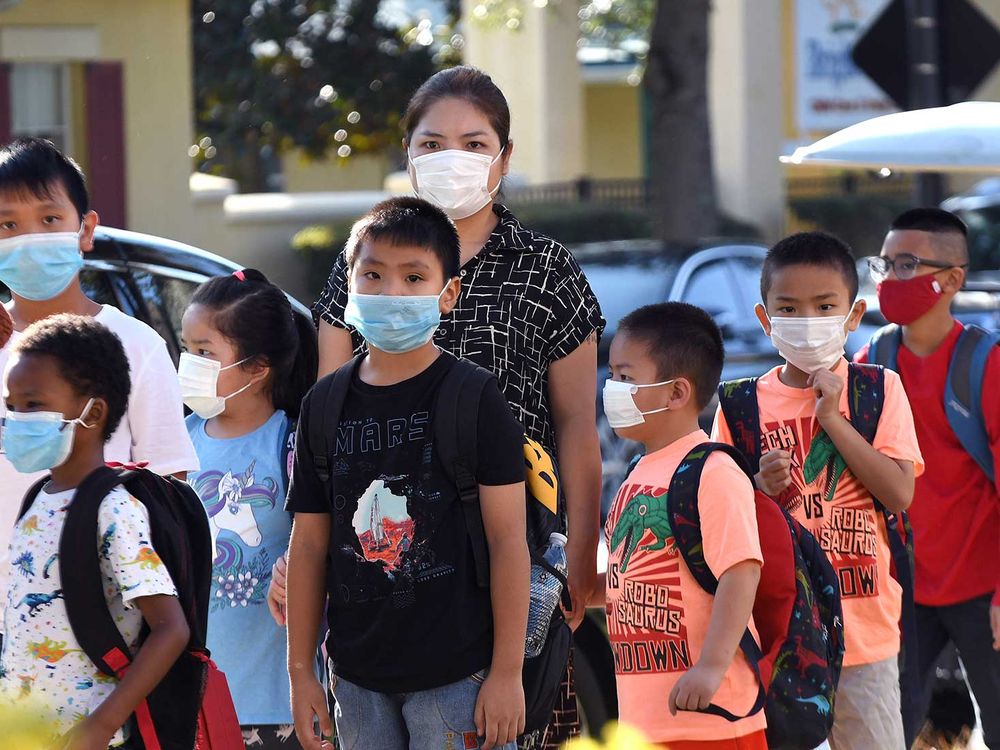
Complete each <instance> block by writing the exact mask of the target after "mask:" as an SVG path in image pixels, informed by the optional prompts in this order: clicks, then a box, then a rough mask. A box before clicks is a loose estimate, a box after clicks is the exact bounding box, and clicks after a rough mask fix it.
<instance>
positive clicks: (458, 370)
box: [432, 355, 496, 588]
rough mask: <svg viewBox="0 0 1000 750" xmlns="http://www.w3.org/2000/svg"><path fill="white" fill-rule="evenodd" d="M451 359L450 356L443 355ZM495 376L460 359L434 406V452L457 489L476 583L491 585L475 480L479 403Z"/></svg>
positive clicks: (447, 378) (447, 375) (449, 373)
mask: <svg viewBox="0 0 1000 750" xmlns="http://www.w3.org/2000/svg"><path fill="white" fill-rule="evenodd" d="M442 356H450V355H442ZM495 378H496V376H495V375H494V374H493V373H491V372H489V371H488V370H484V369H483V368H482V367H478V366H477V365H474V364H472V363H471V362H468V361H466V360H462V359H458V360H456V361H455V363H454V364H453V365H452V367H451V368H450V369H449V370H448V372H447V374H445V376H444V379H443V380H442V381H441V385H440V386H439V388H438V393H437V396H436V400H435V404H434V416H433V425H432V429H433V431H434V450H435V452H436V453H437V456H438V460H440V461H441V465H442V466H443V467H444V470H445V471H446V472H447V474H448V476H449V478H450V479H451V480H452V482H454V484H455V486H456V487H457V488H458V497H459V500H460V502H461V505H462V514H463V515H464V517H465V525H466V528H467V530H468V533H469V540H470V542H471V543H472V557H473V561H474V562H475V566H476V583H477V584H478V585H479V586H481V587H483V588H486V587H488V586H489V582H490V562H489V548H488V546H487V544H486V531H485V529H484V528H483V514H482V509H481V508H480V507H479V482H478V481H477V479H476V472H477V468H478V467H477V464H478V462H479V454H478V452H477V450H478V446H479V439H478V431H479V402H480V399H481V398H482V395H483V390H484V389H485V388H486V384H487V383H489V382H490V381H492V380H494V379H495Z"/></svg>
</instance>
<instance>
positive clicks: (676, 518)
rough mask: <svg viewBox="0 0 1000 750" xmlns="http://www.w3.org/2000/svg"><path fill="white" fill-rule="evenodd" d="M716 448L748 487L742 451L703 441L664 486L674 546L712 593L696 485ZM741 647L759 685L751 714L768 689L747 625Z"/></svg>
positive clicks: (715, 710)
mask: <svg viewBox="0 0 1000 750" xmlns="http://www.w3.org/2000/svg"><path fill="white" fill-rule="evenodd" d="M716 451H720V452H722V453H725V454H726V455H728V456H729V457H730V458H732V459H733V461H734V462H735V463H736V465H737V466H739V467H740V469H741V470H742V471H743V473H744V474H746V475H747V478H748V479H749V480H750V484H751V487H752V486H753V472H752V471H751V469H750V466H749V465H748V464H747V461H746V457H745V456H744V455H743V453H742V451H740V450H739V449H737V448H734V447H733V446H731V445H726V444H724V443H702V444H701V445H698V446H696V447H695V448H692V449H691V451H689V452H688V454H687V455H686V456H685V457H684V460H682V461H681V463H680V465H679V466H678V467H677V470H676V471H675V472H674V476H673V478H672V479H671V480H670V487H669V488H668V489H667V517H668V519H669V522H670V527H671V530H672V532H673V536H674V542H675V543H676V544H677V550H678V551H679V552H680V554H681V557H682V558H683V559H684V563H685V564H686V565H687V567H688V570H690V571H691V575H692V576H693V577H694V579H695V580H696V581H698V585H700V586H701V587H702V588H703V589H705V591H707V592H708V593H709V594H712V595H713V596H714V595H715V592H716V589H717V588H718V586H719V580H718V579H717V578H716V577H715V574H714V573H712V571H711V569H710V568H709V567H708V563H707V562H706V560H705V550H704V545H703V544H702V536H701V514H700V512H699V510H698V488H699V487H700V486H701V475H702V471H703V470H704V468H705V464H706V463H707V461H708V457H709V456H710V455H711V454H712V453H715V452H716ZM740 649H741V650H742V651H743V654H744V655H745V656H746V658H747V661H748V662H749V663H750V666H751V667H752V668H753V670H754V671H755V672H756V673H757V683H758V685H759V690H758V694H757V700H756V701H755V703H754V705H753V706H752V707H751V709H750V710H749V711H748V712H747V713H746V715H745V716H753V715H754V714H756V713H757V712H758V711H760V710H761V709H762V708H763V707H764V702H765V699H766V697H767V693H766V691H765V689H764V682H763V680H762V679H761V676H760V669H759V663H760V661H761V659H763V658H764V657H763V654H762V653H761V651H760V646H758V645H757V640H756V639H755V638H754V636H753V634H752V633H751V632H750V629H749V628H747V629H746V631H744V633H743V637H742V638H741V639H740ZM701 711H702V713H708V714H713V715H715V716H721V717H722V718H724V719H726V720H727V721H738V720H740V719H742V718H745V716H737V715H735V714H733V713H731V712H729V711H727V710H726V709H724V708H722V707H721V706H717V705H716V704H714V703H712V704H709V706H708V708H705V709H701Z"/></svg>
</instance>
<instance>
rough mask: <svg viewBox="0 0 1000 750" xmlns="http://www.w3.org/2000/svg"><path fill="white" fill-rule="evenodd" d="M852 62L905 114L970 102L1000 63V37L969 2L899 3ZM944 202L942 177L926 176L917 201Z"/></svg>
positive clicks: (919, 0) (857, 46)
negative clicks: (911, 111)
mask: <svg viewBox="0 0 1000 750" xmlns="http://www.w3.org/2000/svg"><path fill="white" fill-rule="evenodd" d="M851 57H852V58H853V60H854V63H855V65H857V66H858V67H859V68H860V69H861V70H862V71H864V72H865V73H866V74H867V75H868V76H869V77H870V78H871V79H872V80H873V81H874V82H875V83H876V84H878V85H879V87H881V88H882V90H883V91H885V93H886V94H888V95H889V97H890V98H892V99H893V100H894V101H895V102H896V104H898V105H899V106H900V108H901V109H906V110H909V109H928V108H933V107H940V106H943V105H947V104H956V103H958V102H961V101H965V100H966V99H968V98H969V97H970V96H971V94H972V92H973V91H974V90H975V88H976V87H977V86H978V85H979V84H980V83H981V82H982V80H983V79H984V78H985V77H986V76H987V75H988V74H989V72H990V71H991V70H993V67H994V66H995V65H996V64H997V62H998V61H1000V32H998V31H997V29H996V27H995V26H994V25H993V24H992V22H991V21H990V19H989V18H987V17H986V16H984V15H983V14H982V12H980V10H979V9H978V8H976V7H975V6H974V5H972V4H970V3H969V1H968V0H893V2H891V3H889V5H888V6H886V8H885V10H884V11H883V12H882V15H881V16H879V17H878V18H877V19H875V21H874V23H872V25H871V26H870V27H869V29H868V31H867V32H866V33H865V34H864V36H862V37H861V38H860V39H859V40H858V42H857V44H855V45H854V52H853V53H852V55H851ZM942 198H944V183H943V181H942V179H941V175H930V174H925V175H920V177H919V178H918V180H917V184H916V194H915V196H914V199H915V200H916V202H917V203H918V204H919V205H924V206H930V205H936V204H937V203H940V201H941V199H942Z"/></svg>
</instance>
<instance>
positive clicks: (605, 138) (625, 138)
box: [583, 83, 643, 180]
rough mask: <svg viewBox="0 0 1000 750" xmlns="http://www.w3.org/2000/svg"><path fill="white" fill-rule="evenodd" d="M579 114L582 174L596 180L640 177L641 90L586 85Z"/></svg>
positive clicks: (610, 85) (602, 84) (627, 87)
mask: <svg viewBox="0 0 1000 750" xmlns="http://www.w3.org/2000/svg"><path fill="white" fill-rule="evenodd" d="M583 112H584V134H583V143H584V167H585V169H584V172H585V174H587V175H588V176H589V177H592V178H594V179H596V180H604V179H616V178H625V179H635V178H639V177H642V175H643V164H642V119H641V118H642V89H641V88H639V87H638V86H629V85H628V84H627V83H616V84H607V83H589V84H586V85H585V86H584V90H583Z"/></svg>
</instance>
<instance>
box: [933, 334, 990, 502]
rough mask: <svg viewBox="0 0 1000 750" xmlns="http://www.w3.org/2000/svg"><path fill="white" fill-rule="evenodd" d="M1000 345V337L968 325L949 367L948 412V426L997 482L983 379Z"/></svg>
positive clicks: (946, 386) (945, 405) (946, 403)
mask: <svg viewBox="0 0 1000 750" xmlns="http://www.w3.org/2000/svg"><path fill="white" fill-rule="evenodd" d="M998 343H1000V334H998V333H996V332H995V331H987V330H986V329H985V328H980V327H979V326H977V325H968V326H966V327H965V330H964V331H962V335H961V336H959V338H958V342H957V343H956V344H955V351H954V352H953V353H952V355H951V362H950V364H949V366H948V380H947V383H946V385H945V393H944V410H945V414H946V415H947V417H948V424H949V425H950V426H951V429H952V431H953V432H954V433H955V436H956V437H957V438H958V440H959V442H960V443H961V444H962V447H963V448H965V450H966V452H968V454H969V455H970V456H972V458H973V459H975V461H976V463H977V464H978V465H979V468H981V469H982V470H983V472H984V473H985V474H986V476H988V477H989V478H990V482H993V481H994V477H995V467H994V465H993V453H992V452H991V451H990V441H989V437H988V435H987V433H986V422H985V420H984V419H983V404H982V395H983V380H984V376H985V374H986V364H987V362H988V361H989V357H990V354H991V353H992V351H993V347H995V346H996V345H997V344H998Z"/></svg>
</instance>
